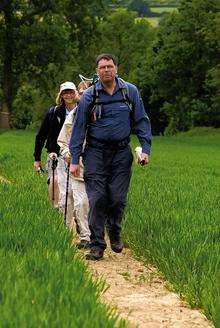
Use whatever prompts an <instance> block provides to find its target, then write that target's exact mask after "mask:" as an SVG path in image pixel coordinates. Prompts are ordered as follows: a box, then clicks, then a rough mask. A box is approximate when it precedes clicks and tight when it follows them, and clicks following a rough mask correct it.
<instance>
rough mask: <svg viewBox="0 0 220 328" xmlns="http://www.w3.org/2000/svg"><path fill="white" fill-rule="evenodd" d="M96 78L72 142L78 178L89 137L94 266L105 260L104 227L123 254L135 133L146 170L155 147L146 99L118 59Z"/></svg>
mask: <svg viewBox="0 0 220 328" xmlns="http://www.w3.org/2000/svg"><path fill="white" fill-rule="evenodd" d="M96 72H97V74H98V77H99V79H98V81H97V82H96V83H95V84H94V86H92V87H90V88H89V89H87V90H86V91H85V92H84V94H83V95H82V97H81V99H80V102H79V105H78V109H77V116H76V120H75V124H74V127H73V131H72V136H71V139H70V152H71V155H72V159H71V165H70V172H71V173H72V174H73V175H74V176H75V177H77V176H79V174H80V166H79V157H80V155H81V153H82V148H83V142H84V139H85V137H86V146H85V150H84V154H83V162H84V179H85V184H86V192H87V195H88V199H89V206H90V210H89V228H90V231H91V236H90V240H91V243H90V245H91V249H90V253H88V254H87V255H86V258H87V259H90V260H99V259H101V258H102V257H103V254H104V250H105V248H106V242H105V239H104V228H105V225H106V227H107V231H108V235H109V239H110V245H111V248H112V250H113V251H114V252H116V253H120V252H121V251H122V249H123V243H122V240H121V236H120V233H121V223H122V218H123V214H124V208H125V204H126V196H127V192H128V187H129V182H130V177H131V165H132V161H133V155H132V152H131V149H130V146H129V141H130V134H131V131H132V128H134V131H135V133H136V135H137V137H138V139H139V141H140V144H141V147H142V154H141V162H142V165H145V164H148V162H149V154H150V147H151V127H150V122H149V119H148V116H147V114H146V112H145V109H144V106H143V102H142V99H141V97H140V94H139V92H138V90H137V88H136V86H134V85H133V84H131V83H128V82H125V81H123V80H122V79H120V78H118V77H117V61H116V59H115V57H114V56H113V55H111V54H102V55H99V56H98V57H97V60H96Z"/></svg>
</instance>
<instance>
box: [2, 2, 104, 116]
mask: <svg viewBox="0 0 220 328" xmlns="http://www.w3.org/2000/svg"><path fill="white" fill-rule="evenodd" d="M102 10H103V7H102V1H101V0H96V1H93V3H92V4H91V2H90V1H82V0H77V1H74V2H73V1H70V0H65V1H54V0H48V1H44V2H40V1H33V0H30V1H24V0H23V1H19V2H18V1H16V0H13V1H8V2H7V1H3V2H2V3H1V4H0V31H1V32H0V40H1V41H2V42H1V45H0V48H1V49H2V51H1V52H0V70H1V71H0V73H2V74H0V76H2V79H1V80H0V83H1V88H2V90H3V107H4V110H5V111H9V112H10V111H11V107H12V102H13V100H14V96H15V95H16V93H17V89H18V88H19V87H20V86H21V85H22V84H23V83H28V82H29V81H31V83H32V84H33V83H34V84H35V86H36V87H37V88H39V89H40V91H41V92H42V93H47V94H49V95H50V94H51V93H53V91H54V86H53V88H52V89H51V82H50V80H51V77H49V79H48V75H47V73H49V72H50V71H51V65H52V66H53V71H54V72H55V71H56V79H55V81H53V83H54V84H56V87H57V84H58V85H59V84H60V83H61V82H63V81H65V80H67V76H69V77H71V79H74V80H75V79H76V78H77V77H78V73H79V70H80V68H81V67H82V66H84V64H83V63H82V62H81V60H80V58H78V56H79V54H81V53H84V52H86V49H87V46H88V44H90V42H91V43H92V37H93V34H95V30H96V24H97V22H98V16H99V14H100V12H102ZM85 40H86V41H85ZM85 57H86V56H85ZM88 58H89V57H88V56H87V57H86V59H87V64H89V63H90V62H89V63H88V61H89V59H88ZM90 59H91V58H90ZM79 63H80V65H79ZM70 71H71V74H70ZM66 72H69V73H68V74H66Z"/></svg>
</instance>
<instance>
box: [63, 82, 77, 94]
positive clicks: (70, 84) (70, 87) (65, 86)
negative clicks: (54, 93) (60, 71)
mask: <svg viewBox="0 0 220 328" xmlns="http://www.w3.org/2000/svg"><path fill="white" fill-rule="evenodd" d="M63 90H74V91H76V86H75V84H74V83H73V82H69V81H67V82H64V83H62V84H61V85H60V93H61V92H62V91H63Z"/></svg>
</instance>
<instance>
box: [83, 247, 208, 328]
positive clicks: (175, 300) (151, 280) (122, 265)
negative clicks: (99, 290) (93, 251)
mask: <svg viewBox="0 0 220 328" xmlns="http://www.w3.org/2000/svg"><path fill="white" fill-rule="evenodd" d="M89 269H90V270H91V272H92V273H93V275H94V278H100V277H103V278H104V279H105V280H106V284H107V288H106V290H105V291H104V292H103V294H102V301H103V302H105V303H107V304H109V305H110V306H111V307H113V308H116V310H117V313H118V314H119V316H120V317H121V318H124V319H126V320H127V322H128V327H129V328H133V327H140V328H142V327H143V328H144V327H147V328H171V327H172V328H211V327H214V326H213V324H212V323H211V322H210V321H208V320H207V319H206V318H205V316H204V315H203V314H202V313H201V312H200V311H199V310H197V309H191V308H189V306H187V304H186V303H184V302H183V301H181V300H180V298H179V296H178V295H177V294H176V293H174V292H171V291H170V290H168V289H167V288H166V285H167V282H166V281H164V279H162V278H161V277H160V275H159V273H158V271H157V269H156V268H154V267H152V266H146V265H144V264H143V263H142V262H140V261H138V260H136V259H135V258H134V257H133V256H132V253H131V251H130V250H129V249H124V250H123V252H122V253H121V254H115V253H113V252H112V251H110V250H109V247H108V249H107V250H106V252H105V256H104V259H103V260H100V261H96V262H94V261H89Z"/></svg>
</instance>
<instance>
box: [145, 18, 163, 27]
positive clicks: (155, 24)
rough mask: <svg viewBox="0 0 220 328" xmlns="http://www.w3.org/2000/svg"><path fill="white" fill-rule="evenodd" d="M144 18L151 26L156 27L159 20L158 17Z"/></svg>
mask: <svg viewBox="0 0 220 328" xmlns="http://www.w3.org/2000/svg"><path fill="white" fill-rule="evenodd" d="M146 19H147V21H148V22H149V23H150V24H151V26H153V27H157V26H158V24H159V20H160V18H159V17H146Z"/></svg>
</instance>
